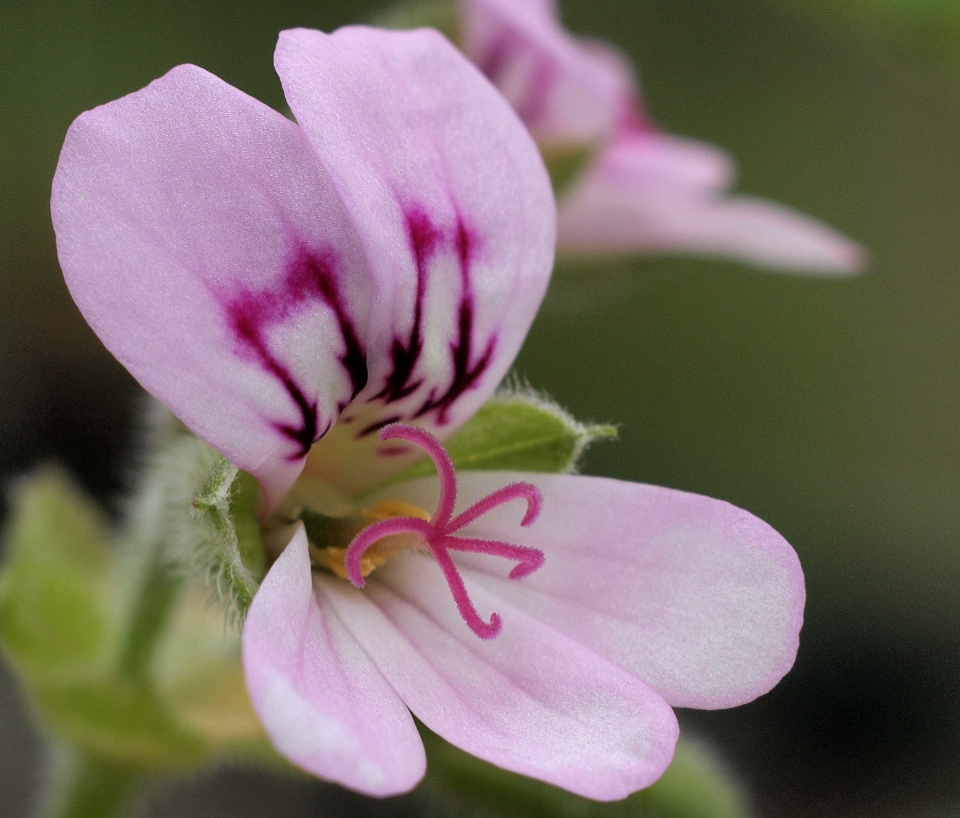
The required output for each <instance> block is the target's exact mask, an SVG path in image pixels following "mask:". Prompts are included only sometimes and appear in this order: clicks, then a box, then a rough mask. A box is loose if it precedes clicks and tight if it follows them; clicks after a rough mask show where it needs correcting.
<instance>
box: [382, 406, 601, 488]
mask: <svg viewBox="0 0 960 818" xmlns="http://www.w3.org/2000/svg"><path fill="white" fill-rule="evenodd" d="M616 436H617V429H616V427H615V426H602V425H595V424H584V423H580V422H579V421H577V420H575V419H574V418H573V417H572V416H571V415H570V414H569V413H568V412H567V411H566V410H564V409H563V408H561V407H560V406H557V405H556V404H555V403H553V402H552V401H549V400H547V399H546V398H544V397H542V396H540V395H537V394H534V393H533V392H531V391H530V390H521V389H517V388H510V389H507V390H504V391H502V392H498V393H497V394H496V395H494V396H493V397H492V398H491V399H490V400H488V401H487V402H486V403H485V404H484V405H483V406H481V407H480V410H479V411H478V412H477V413H476V414H475V415H474V416H473V417H472V418H471V419H470V420H468V421H467V422H466V423H465V424H464V425H463V426H462V427H461V428H460V429H459V430H458V431H457V433H456V434H455V435H454V436H453V437H451V438H450V440H448V441H447V442H446V443H445V444H444V445H445V447H446V449H447V451H448V452H449V453H450V457H451V458H452V460H453V465H454V466H455V467H456V468H457V469H462V470H474V471H492V470H499V469H509V470H515V471H530V472H553V473H561V472H571V471H573V470H574V469H576V467H577V464H578V462H579V461H580V458H581V457H582V455H583V453H584V450H585V449H586V448H587V446H589V445H590V444H591V443H593V442H595V441H597V440H609V439H611V438H615V437H616ZM435 473H436V471H435V469H434V467H433V464H432V463H431V462H430V461H422V462H420V463H418V464H417V465H415V466H412V467H411V468H410V469H408V470H407V471H405V472H404V473H403V474H402V475H401V476H400V477H399V478H397V480H398V481H399V480H408V479H410V478H413V477H423V476H425V475H430V474H435Z"/></svg>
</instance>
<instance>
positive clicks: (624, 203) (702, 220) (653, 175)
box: [557, 132, 864, 274]
mask: <svg viewBox="0 0 960 818" xmlns="http://www.w3.org/2000/svg"><path fill="white" fill-rule="evenodd" d="M732 175H733V174H732V167H731V166H730V163H729V162H728V161H725V159H724V157H723V154H722V153H720V152H719V151H717V150H716V149H712V148H710V147H708V146H705V145H702V144H699V143H696V142H693V141H692V140H682V139H678V138H676V137H671V136H668V135H665V134H657V133H647V132H643V133H636V132H633V133H629V134H627V135H624V136H621V137H619V138H616V139H615V140H614V141H613V142H612V143H611V145H610V146H608V148H606V149H605V151H604V152H603V153H602V154H601V156H600V157H599V158H598V159H597V160H595V162H594V164H593V165H592V166H591V167H590V168H588V169H587V171H586V172H585V173H584V175H583V176H582V177H581V178H580V179H579V180H578V181H577V182H576V183H574V185H573V187H572V188H571V189H570V190H569V191H567V193H566V194H565V195H564V197H563V199H562V201H561V203H560V215H559V235H558V239H557V243H558V249H559V251H560V252H561V253H566V254H570V255H592V256H596V255H627V254H633V253H692V254H696V255H704V256H725V257H730V258H736V259H739V260H740V261H745V262H748V263H751V264H756V265H760V266H763V267H775V268H780V269H782V270H790V271H798V272H800V271H808V272H816V273H836V274H849V273H856V272H859V271H860V270H861V269H862V267H863V264H864V251H863V250H862V248H861V247H860V246H859V245H857V244H856V243H855V242H852V241H850V240H849V239H847V238H845V237H844V236H842V235H841V234H839V233H837V232H836V231H835V230H833V229H831V228H830V227H828V226H826V225H825V224H823V223H821V222H819V221H816V220H815V219H812V218H810V217H809V216H805V215H803V214H802V213H799V212H797V211H795V210H792V209H790V208H788V207H784V206H783V205H779V204H776V203H774V202H770V201H767V200H765V199H757V198H752V197H746V196H727V195H726V192H725V188H726V186H727V185H729V183H730V182H731V181H732Z"/></svg>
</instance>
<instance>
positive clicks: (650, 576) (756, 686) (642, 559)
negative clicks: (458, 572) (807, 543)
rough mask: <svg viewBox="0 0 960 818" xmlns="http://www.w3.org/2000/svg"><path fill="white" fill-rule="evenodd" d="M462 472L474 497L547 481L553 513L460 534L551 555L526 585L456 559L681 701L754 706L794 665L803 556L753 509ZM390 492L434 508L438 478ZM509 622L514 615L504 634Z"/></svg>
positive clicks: (465, 492)
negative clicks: (522, 483) (527, 521)
mask: <svg viewBox="0 0 960 818" xmlns="http://www.w3.org/2000/svg"><path fill="white" fill-rule="evenodd" d="M459 478H460V481H459V483H460V504H462V505H464V506H465V505H467V504H468V503H471V502H475V501H476V500H477V499H479V498H480V497H482V496H484V495H486V494H487V493H489V492H491V491H493V490H494V489H496V488H498V487H499V486H502V485H504V484H506V483H510V482H513V481H516V480H518V479H522V480H524V481H527V482H530V483H533V484H534V485H536V486H537V488H539V489H540V491H541V492H542V494H543V510H542V512H541V514H540V516H539V518H538V519H537V521H536V522H535V523H534V524H533V525H531V526H530V527H529V528H520V526H519V520H520V517H521V516H522V512H523V509H522V507H517V508H511V507H509V506H504V507H501V508H498V509H496V510H494V511H492V512H491V513H489V514H488V515H486V516H484V517H481V518H480V519H478V520H477V521H476V522H474V523H472V524H471V525H470V526H468V527H467V528H465V529H464V532H463V534H464V536H476V537H485V538H490V539H500V540H508V541H509V542H512V543H516V544H517V545H526V546H531V547H533V548H538V549H540V550H542V551H543V553H544V556H545V557H546V560H545V562H544V565H543V567H542V568H540V569H539V570H538V571H537V572H536V573H534V574H531V575H530V576H529V577H527V578H525V579H523V580H522V581H520V582H515V581H511V580H508V579H506V578H505V577H504V565H503V564H502V563H503V561H502V560H494V559H491V558H489V557H483V556H477V555H468V554H458V555H457V556H456V559H457V563H458V564H459V565H460V566H470V567H471V568H472V569H473V570H474V572H478V573H476V574H475V576H477V577H480V579H479V581H480V582H481V584H482V585H483V586H484V587H485V588H488V589H490V590H491V591H492V592H493V593H494V594H495V595H496V596H498V597H501V598H503V599H505V600H509V602H510V603H511V604H513V605H516V606H517V607H519V608H521V609H523V610H524V611H526V612H527V613H529V614H530V615H531V616H534V617H536V618H538V619H541V620H543V621H544V622H547V623H549V624H550V625H551V626H553V627H555V628H557V629H558V630H561V631H563V632H564V633H567V634H569V635H570V636H572V637H574V638H575V639H577V640H578V641H580V642H582V643H583V644H584V645H587V646H588V647H590V648H592V649H593V650H595V651H597V653H600V654H602V655H603V656H606V657H607V658H608V659H610V660H611V661H613V662H616V663H617V664H618V665H620V666H621V667H623V668H625V669H627V670H629V671H631V672H632V673H635V674H636V675H637V676H639V677H640V678H641V679H643V680H644V681H645V682H647V683H648V684H649V685H650V686H651V687H652V688H653V689H654V690H656V691H657V692H658V693H660V694H661V695H662V696H663V697H664V698H665V699H666V700H667V701H668V702H669V703H670V704H671V705H674V706H678V707H697V708H701V709H711V708H719V707H732V706H735V705H738V704H743V703H744V702H748V701H751V700H752V699H754V698H756V697H757V696H759V695H761V694H763V693H765V692H767V691H768V690H770V688H772V687H773V686H774V685H775V684H776V683H777V682H778V681H779V680H780V678H781V677H782V676H783V675H784V674H785V673H786V672H787V671H788V670H789V669H790V667H791V666H792V665H793V661H794V658H795V656H796V652H797V644H798V635H799V631H800V626H801V624H802V620H803V604H804V584H803V573H802V571H801V569H800V563H799V561H798V560H797V556H796V554H795V553H794V551H793V549H792V548H791V547H790V546H789V544H788V543H787V542H786V541H785V540H784V539H783V538H782V537H781V536H780V535H779V534H777V532H776V531H774V530H773V529H772V528H771V527H770V526H768V525H767V524H766V523H764V522H763V521H762V520H759V519H757V518H756V517H754V516H752V515H751V514H749V513H747V512H746V511H743V510H741V509H738V508H736V507H735V506H732V505H730V504H728V503H725V502H723V501H721V500H712V499H710V498H708V497H701V496H699V495H696V494H688V493H686V492H681V491H675V490H672V489H665V488H659V487H657V486H647V485H643V484H640V483H626V482H622V481H619V480H609V479H605V478H599V477H583V476H571V475H552V474H551V475H546V474H527V473H517V472H461V473H460V474H459ZM390 491H391V495H392V496H394V497H399V498H402V499H406V500H409V501H411V502H415V503H417V504H419V505H422V506H423V507H424V508H431V507H432V506H431V503H433V502H435V496H436V480H427V479H424V480H416V481H410V482H408V483H403V484H399V485H397V486H394V487H393V488H392V489H391V490H390ZM515 505H517V504H515ZM506 567H509V566H506ZM479 572H482V573H479ZM509 624H510V621H509V619H508V617H506V616H504V633H506V632H507V628H508V626H509Z"/></svg>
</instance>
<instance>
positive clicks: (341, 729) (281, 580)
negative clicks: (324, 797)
mask: <svg viewBox="0 0 960 818" xmlns="http://www.w3.org/2000/svg"><path fill="white" fill-rule="evenodd" d="M360 604H361V605H363V604H366V605H367V606H369V607H372V606H370V603H369V601H367V600H361V603H360ZM243 667H244V675H245V677H246V681H247V690H248V691H249V693H250V700H251V701H252V702H253V706H254V709H255V710H256V711H257V715H258V716H259V717H260V720H261V722H262V723H263V726H264V728H265V729H266V731H267V734H268V735H269V736H270V739H271V741H272V742H273V744H274V746H275V747H276V748H277V750H278V751H279V752H280V753H281V754H283V755H284V756H286V757H287V758H288V759H289V760H290V761H292V762H293V763H294V764H296V765H297V766H299V767H302V768H303V769H305V770H307V771H308V772H310V773H313V774H314V775H316V776H319V777H320V778H324V779H326V780H328V781H335V782H337V783H338V784H342V785H343V786H345V787H349V788H350V789H353V790H357V791H359V792H363V793H366V794H368V795H376V796H385V795H395V794H397V793H401V792H406V791H407V790H410V789H412V788H413V787H414V786H415V785H416V784H417V782H418V781H419V780H420V779H421V778H422V777H423V773H424V770H425V768H426V759H425V755H424V751H423V744H422V743H421V741H420V736H419V735H418V733H417V728H416V727H415V726H414V723H413V719H412V718H411V717H410V712H409V711H408V710H407V708H406V707H405V706H404V704H403V702H402V701H401V700H400V699H399V698H398V696H397V694H396V693H395V692H394V691H393V689H392V688H391V687H390V685H389V684H388V683H387V682H386V681H385V680H384V678H383V676H382V675H381V673H380V672H379V671H378V670H377V668H376V667H375V666H374V664H373V663H372V662H371V660H370V658H369V657H368V656H367V654H366V653H365V652H364V649H363V648H362V647H361V646H360V645H359V644H358V643H357V641H356V640H355V639H354V638H353V637H352V636H351V635H350V633H349V631H347V629H346V628H345V627H344V625H343V623H342V622H341V620H340V618H339V617H338V615H337V613H336V612H335V610H334V609H333V607H331V604H330V600H329V598H328V596H327V594H326V591H325V588H324V585H323V584H322V583H317V586H316V589H315V588H314V585H313V582H312V580H311V571H310V557H309V554H308V552H307V538H306V535H305V534H304V531H303V528H302V526H301V527H300V528H299V529H298V531H297V533H296V535H295V536H294V538H293V540H292V541H291V543H290V544H289V545H288V546H287V548H286V550H285V551H284V552H283V553H282V554H281V555H280V557H279V559H278V560H277V561H276V562H275V563H274V564H273V567H271V569H270V572H269V573H268V574H267V576H266V578H265V579H264V581H263V584H262V585H261V586H260V590H259V591H258V592H257V595H256V596H255V597H254V600H253V604H252V605H251V606H250V611H249V613H248V615H247V618H246V621H245V623H244V628H243Z"/></svg>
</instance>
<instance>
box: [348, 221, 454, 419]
mask: <svg viewBox="0 0 960 818" xmlns="http://www.w3.org/2000/svg"><path fill="white" fill-rule="evenodd" d="M406 218H407V235H408V237H409V240H410V249H411V250H412V251H413V257H414V259H415V260H416V263H417V295H416V301H415V302H414V307H413V326H412V327H411V328H410V337H409V338H408V339H407V340H406V342H404V341H403V340H401V339H400V338H394V340H393V346H392V347H391V349H390V356H391V358H392V359H393V369H392V370H391V372H390V375H389V376H388V377H387V382H386V383H385V384H384V387H383V389H381V390H380V391H379V392H378V393H377V394H376V395H374V396H373V398H372V400H378V399H379V400H383V401H384V402H385V403H393V402H395V401H398V400H402V399H403V398H406V397H409V396H410V395H412V394H413V393H414V392H416V391H417V389H419V388H420V386H421V385H422V384H423V379H422V378H419V379H417V380H415V381H411V378H412V377H413V370H414V368H415V367H416V365H417V361H418V360H419V359H420V355H421V354H422V353H423V301H424V298H425V297H426V292H427V265H428V264H429V261H430V257H431V256H432V255H433V254H434V252H435V250H436V248H437V244H438V243H439V241H440V239H442V238H443V234H442V233H441V232H440V230H438V229H437V227H436V226H435V225H434V224H433V222H432V221H431V220H430V217H429V216H427V214H426V213H425V212H424V211H423V209H422V208H420V207H413V208H411V209H410V210H409V211H408V212H407V214H406ZM378 428H381V427H375V428H372V429H369V430H366V429H365V430H364V431H363V432H362V433H361V434H368V433H369V432H371V431H376V430H377V429H378Z"/></svg>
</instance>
